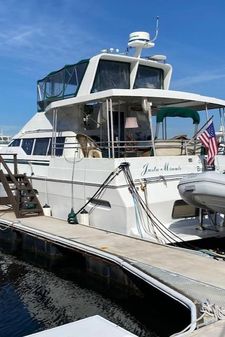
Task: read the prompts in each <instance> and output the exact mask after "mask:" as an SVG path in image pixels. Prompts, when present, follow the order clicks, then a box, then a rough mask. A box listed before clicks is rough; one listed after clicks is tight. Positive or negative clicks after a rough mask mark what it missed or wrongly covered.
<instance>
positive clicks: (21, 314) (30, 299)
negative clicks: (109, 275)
mask: <svg viewBox="0 0 225 337" xmlns="http://www.w3.org/2000/svg"><path fill="white" fill-rule="evenodd" d="M93 315H100V316H102V317H104V318H106V319H108V320H110V321H112V322H114V323H115V324H118V325H119V326H121V327H123V328H125V329H127V330H128V331H130V332H132V333H134V334H136V335H138V336H140V337H141V336H145V337H148V336H149V337H156V336H157V335H156V334H155V333H153V332H150V331H149V330H150V329H149V327H146V326H145V325H144V324H143V323H141V322H140V321H139V320H138V319H137V318H136V317H135V316H134V315H133V314H131V313H130V312H129V311H128V310H127V309H125V308H123V307H122V305H121V304H118V303H115V302H113V301H112V300H111V299H109V298H106V297H103V296H102V295H100V294H98V293H96V292H94V291H93V290H90V289H85V288H82V286H81V285H78V284H77V283H76V282H74V281H72V280H65V279H62V278H60V277H58V276H56V275H55V274H53V273H51V272H48V271H46V270H43V269H40V268H37V267H34V266H32V265H30V264H27V263H25V262H23V261H20V260H18V259H16V258H15V257H13V256H10V255H5V254H3V253H1V252H0V317H1V320H0V337H22V336H25V335H28V334H32V333H35V332H38V331H42V330H44V329H48V328H52V327H56V326H59V325H62V324H65V323H69V322H73V321H76V320H79V319H82V318H86V317H89V316H93ZM149 320H150V317H149Z"/></svg>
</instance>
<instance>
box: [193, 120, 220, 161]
mask: <svg viewBox="0 0 225 337" xmlns="http://www.w3.org/2000/svg"><path fill="white" fill-rule="evenodd" d="M198 139H199V140H200V141H201V142H202V144H203V145H204V146H205V148H206V149H207V150H208V154H207V164H208V165H212V164H213V162H214V158H215V155H216V154H217V153H218V144H217V140H216V134H215V129H214V125H213V121H211V122H210V123H209V124H208V126H207V127H206V128H205V130H204V131H203V132H202V133H201V134H200V135H199V136H198Z"/></svg>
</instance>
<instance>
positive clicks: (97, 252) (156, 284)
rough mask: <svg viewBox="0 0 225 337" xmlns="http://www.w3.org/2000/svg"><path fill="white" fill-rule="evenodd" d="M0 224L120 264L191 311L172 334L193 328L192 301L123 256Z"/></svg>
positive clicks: (15, 224) (17, 225)
mask: <svg viewBox="0 0 225 337" xmlns="http://www.w3.org/2000/svg"><path fill="white" fill-rule="evenodd" d="M0 224H2V225H8V226H11V227H12V228H16V229H19V230H21V231H23V232H26V233H28V234H30V235H32V234H33V235H35V236H37V237H40V238H42V239H49V240H51V241H52V242H54V243H56V244H58V245H62V246H64V247H67V248H76V249H78V250H82V251H85V252H87V253H90V254H92V255H96V256H98V257H101V258H104V259H107V260H109V261H112V262H114V263H116V264H117V265H119V266H121V267H122V268H124V269H125V270H127V271H129V272H130V273H132V274H133V275H135V276H137V277H138V278H140V279H142V280H144V281H145V282H147V283H149V284H150V285H152V286H154V287H155V288H156V289H158V290H160V291H162V292H163V293H164V294H166V295H169V296H170V297H171V298H173V299H175V300H176V301H178V302H180V303H181V304H183V305H185V306H186V307H187V308H189V309H190V311H191V323H190V324H189V325H188V326H187V327H186V328H185V329H184V330H182V331H181V332H180V333H179V332H178V333H176V334H174V336H179V337H183V336H187V335H188V334H190V333H191V332H192V331H194V330H195V328H196V324H197V321H198V318H197V310H196V306H195V304H194V302H192V301H191V300H190V299H189V298H187V297H186V296H184V295H182V294H180V293H179V292H177V291H176V290H174V289H171V288H170V287H168V286H167V285H165V284H163V283H161V282H160V281H158V280H156V279H154V278H153V277H151V276H150V275H148V274H146V273H144V272H142V271H141V270H140V269H138V268H137V267H135V266H133V265H132V264H130V263H129V262H127V261H125V260H124V259H123V258H121V257H119V256H116V255H114V254H110V253H107V252H105V251H102V250H100V249H96V248H93V247H92V246H89V245H84V244H82V243H79V242H76V241H73V240H68V239H65V238H63V237H61V236H56V235H53V234H50V233H48V232H45V231H39V230H37V229H33V228H31V227H28V226H25V225H23V224H21V222H20V221H7V220H4V219H0ZM43 233H44V235H43Z"/></svg>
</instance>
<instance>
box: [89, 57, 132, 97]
mask: <svg viewBox="0 0 225 337" xmlns="http://www.w3.org/2000/svg"><path fill="white" fill-rule="evenodd" d="M129 88H130V64H129V63H125V62H115V61H108V60H100V61H99V64H98V69H97V72H96V76H95V80H94V85H93V87H92V90H91V92H97V91H102V90H108V89H129Z"/></svg>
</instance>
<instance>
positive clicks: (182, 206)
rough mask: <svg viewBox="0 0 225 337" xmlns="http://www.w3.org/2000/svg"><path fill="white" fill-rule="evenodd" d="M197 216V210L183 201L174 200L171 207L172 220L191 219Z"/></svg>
mask: <svg viewBox="0 0 225 337" xmlns="http://www.w3.org/2000/svg"><path fill="white" fill-rule="evenodd" d="M198 215H199V208H196V207H194V206H191V205H188V204H187V203H186V202H185V201H184V200H176V201H175V203H174V205H173V211H172V218H173V219H180V218H193V217H196V216H198Z"/></svg>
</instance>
